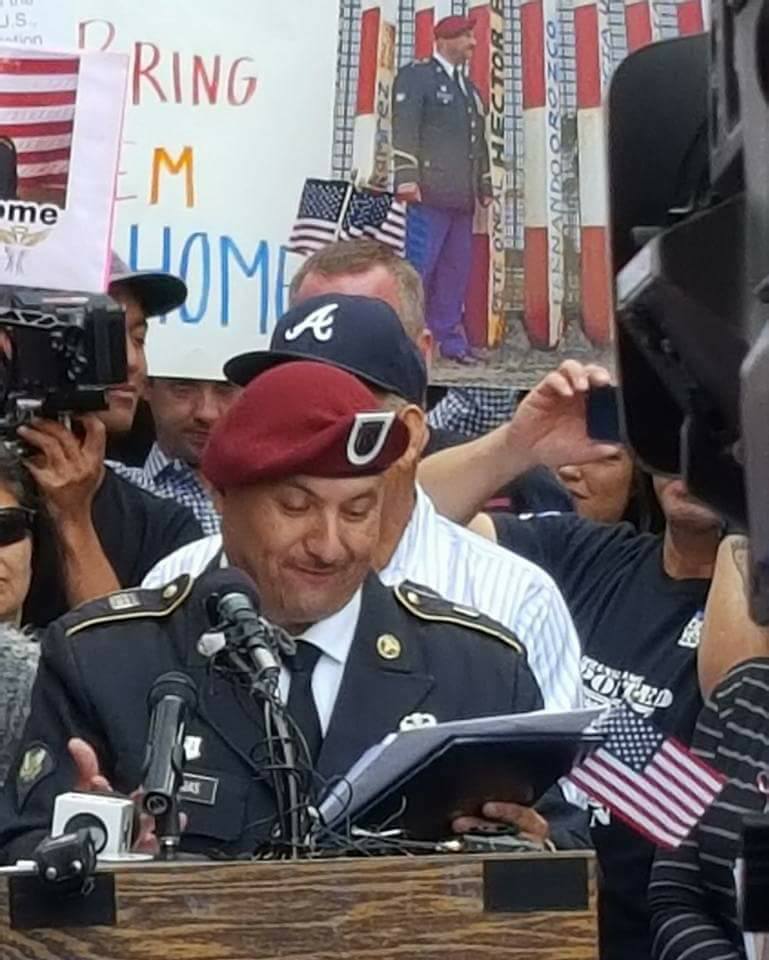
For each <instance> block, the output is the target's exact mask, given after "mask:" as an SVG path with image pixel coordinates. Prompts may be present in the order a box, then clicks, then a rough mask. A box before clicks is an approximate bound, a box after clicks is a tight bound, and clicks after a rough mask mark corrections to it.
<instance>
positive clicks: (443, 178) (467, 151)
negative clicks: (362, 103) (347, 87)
mask: <svg viewBox="0 0 769 960" xmlns="http://www.w3.org/2000/svg"><path fill="white" fill-rule="evenodd" d="M465 85H466V88H467V95H465V94H464V93H463V91H462V90H461V88H460V87H459V86H458V84H457V83H456V81H455V80H454V78H453V77H450V76H449V75H448V73H446V71H445V70H444V68H443V67H442V66H441V64H440V63H439V62H438V61H437V60H435V59H431V60H422V61H419V62H417V63H412V64H409V65H408V66H405V67H403V68H402V69H401V70H400V71H399V72H398V76H397V77H396V79H395V85H394V88H393V155H394V167H395V187H396V189H397V188H398V187H399V186H401V185H402V184H404V183H417V184H419V187H420V189H421V192H422V201H423V202H424V203H425V204H428V205H430V206H433V207H440V208H444V209H454V210H465V211H468V212H471V211H472V210H473V209H474V207H475V199H476V197H490V196H491V177H490V174H489V151H488V146H487V143H486V132H485V119H484V106H483V101H482V100H481V97H480V94H479V93H478V91H477V89H476V88H475V87H474V86H473V84H472V83H471V82H470V80H469V79H468V78H465Z"/></svg>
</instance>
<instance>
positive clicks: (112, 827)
mask: <svg viewBox="0 0 769 960" xmlns="http://www.w3.org/2000/svg"><path fill="white" fill-rule="evenodd" d="M134 819H135V808H134V804H133V801H132V800H129V799H128V797H121V796H118V795H116V794H100V793H78V792H76V791H73V792H71V793H61V794H59V796H58V797H57V798H56V802H55V804H54V808H53V823H52V826H51V836H52V837H54V838H55V837H60V836H63V835H64V834H70V833H77V831H79V830H85V831H87V832H88V834H89V836H90V838H91V840H92V842H93V846H94V850H95V852H96V856H97V858H98V859H99V860H136V859H143V860H147V859H151V857H150V856H149V855H145V854H134V853H131V845H132V843H133V837H134Z"/></svg>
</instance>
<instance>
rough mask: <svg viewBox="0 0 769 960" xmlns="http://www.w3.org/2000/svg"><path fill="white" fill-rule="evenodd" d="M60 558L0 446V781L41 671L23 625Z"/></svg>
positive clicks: (23, 475) (25, 483)
mask: <svg viewBox="0 0 769 960" xmlns="http://www.w3.org/2000/svg"><path fill="white" fill-rule="evenodd" d="M56 556H57V550H56V542H55V539H54V536H53V529H52V527H51V525H50V524H49V522H48V520H47V515H46V514H45V512H44V511H43V510H42V507H41V503H40V501H39V497H38V493H37V490H36V487H35V484H34V481H33V480H32V477H31V476H30V475H29V473H28V472H27V470H26V469H25V467H24V466H23V465H22V464H21V462H20V461H19V459H18V458H17V457H15V456H14V455H13V454H11V453H10V452H9V451H8V450H7V448H5V447H4V446H2V444H0V783H2V782H3V781H4V780H5V777H6V774H7V772H8V767H9V765H10V763H11V761H12V759H13V755H14V753H15V750H16V746H17V743H18V739H19V737H21V733H22V729H23V727H24V723H25V721H26V717H27V712H28V710H29V698H30V692H31V689H32V683H33V681H34V678H35V673H36V671H37V659H38V643H37V640H36V638H35V636H34V635H33V634H32V633H31V632H30V631H28V630H25V629H23V627H24V622H25V618H24V610H25V604H27V605H29V604H31V603H34V594H39V593H40V592H41V591H44V590H45V584H46V582H50V581H49V580H48V577H49V576H51V575H52V574H53V572H54V571H55V568H56ZM33 584H34V586H33Z"/></svg>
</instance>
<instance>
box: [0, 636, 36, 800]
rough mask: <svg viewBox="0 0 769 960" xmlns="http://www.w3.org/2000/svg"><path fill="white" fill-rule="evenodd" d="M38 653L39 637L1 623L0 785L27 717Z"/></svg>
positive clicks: (6, 772)
mask: <svg viewBox="0 0 769 960" xmlns="http://www.w3.org/2000/svg"><path fill="white" fill-rule="evenodd" d="M39 654H40V644H39V643H38V642H37V640H35V639H34V638H33V637H31V636H30V635H28V634H26V633H23V632H22V631H21V630H19V629H18V628H17V627H13V626H10V625H9V624H0V785H2V784H3V783H5V778H6V777H7V775H8V771H9V769H10V767H11V764H12V763H13V760H14V757H15V754H16V750H17V749H18V746H19V743H20V741H21V735H22V731H23V730H24V724H25V723H26V721H27V716H28V714H29V705H30V694H31V692H32V684H33V683H34V680H35V674H36V673H37V661H38V656H39Z"/></svg>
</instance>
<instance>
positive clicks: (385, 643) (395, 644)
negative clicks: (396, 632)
mask: <svg viewBox="0 0 769 960" xmlns="http://www.w3.org/2000/svg"><path fill="white" fill-rule="evenodd" d="M376 649H377V653H378V654H379V656H380V657H381V658H382V659H383V660H397V659H398V657H399V656H400V655H401V649H402V647H401V642H400V640H399V639H398V638H397V637H395V636H393V634H391V633H383V634H382V636H381V637H378V638H377V642H376Z"/></svg>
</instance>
